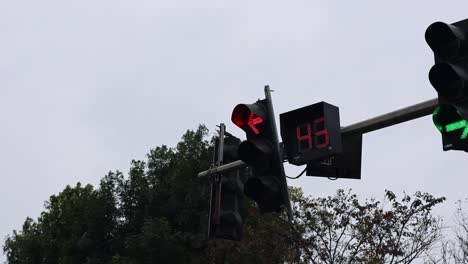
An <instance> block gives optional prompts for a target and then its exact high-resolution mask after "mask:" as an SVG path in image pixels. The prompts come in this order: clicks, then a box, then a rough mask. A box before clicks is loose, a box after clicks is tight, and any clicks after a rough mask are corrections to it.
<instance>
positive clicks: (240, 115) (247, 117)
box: [231, 103, 266, 136]
mask: <svg viewBox="0 0 468 264" xmlns="http://www.w3.org/2000/svg"><path fill="white" fill-rule="evenodd" d="M231 120H232V122H233V123H234V124H235V125H236V126H238V127H240V128H241V129H242V130H244V131H245V132H247V133H250V134H253V135H255V136H257V135H259V134H261V133H262V132H263V130H264V128H265V121H266V120H265V109H264V107H263V105H260V104H259V103H255V104H251V105H248V104H238V105H236V107H235V108H234V110H233V111H232V116H231Z"/></svg>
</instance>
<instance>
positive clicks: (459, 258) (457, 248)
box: [426, 200, 468, 264]
mask: <svg viewBox="0 0 468 264" xmlns="http://www.w3.org/2000/svg"><path fill="white" fill-rule="evenodd" d="M467 201H468V200H467ZM467 201H465V203H466V202H467ZM452 230H453V238H452V239H444V240H442V241H440V252H439V253H438V254H433V255H429V256H428V257H427V259H426V263H430V264H449V263H468V213H467V212H466V208H464V207H463V202H462V201H458V207H457V211H456V213H455V225H454V227H453V228H452Z"/></svg>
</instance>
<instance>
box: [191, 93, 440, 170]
mask: <svg viewBox="0 0 468 264" xmlns="http://www.w3.org/2000/svg"><path fill="white" fill-rule="evenodd" d="M437 105H438V99H437V98H434V99H431V100H427V101H424V102H422V103H419V104H415V105H412V106H408V107H405V108H402V109H399V110H396V111H393V112H390V113H386V114H383V115H380V116H377V117H374V118H370V119H367V120H364V121H361V122H358V123H355V124H352V125H349V126H345V127H342V128H341V133H342V134H353V133H360V134H365V133H368V132H372V131H375V130H378V129H382V128H386V127H389V126H393V125H397V124H400V123H403V122H406V121H411V120H413V119H417V118H420V117H423V116H427V115H430V114H432V112H433V111H434V109H435V108H436V107H437ZM244 166H247V165H246V164H245V162H243V161H241V160H236V161H234V162H231V163H228V164H224V165H221V166H218V167H215V168H212V169H209V170H205V171H202V172H200V173H198V177H199V178H203V177H207V176H209V175H211V174H214V173H221V172H224V171H228V170H233V169H237V168H241V167H244Z"/></svg>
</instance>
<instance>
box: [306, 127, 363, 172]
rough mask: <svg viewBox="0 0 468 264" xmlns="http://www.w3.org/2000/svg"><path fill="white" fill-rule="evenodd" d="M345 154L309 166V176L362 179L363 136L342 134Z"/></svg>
mask: <svg viewBox="0 0 468 264" xmlns="http://www.w3.org/2000/svg"><path fill="white" fill-rule="evenodd" d="M341 142H342V144H343V145H342V148H343V152H342V153H339V154H335V155H334V156H331V157H328V158H325V159H318V160H314V161H312V162H310V163H308V164H307V171H306V175H307V176H318V177H328V178H345V179H357V180H359V179H361V160H362V134H359V133H356V134H342V137H341Z"/></svg>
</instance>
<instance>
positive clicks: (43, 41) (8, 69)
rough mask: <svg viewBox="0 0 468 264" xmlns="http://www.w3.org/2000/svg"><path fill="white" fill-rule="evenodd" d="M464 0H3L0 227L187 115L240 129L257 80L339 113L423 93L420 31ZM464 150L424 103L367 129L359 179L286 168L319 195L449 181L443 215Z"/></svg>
mask: <svg viewBox="0 0 468 264" xmlns="http://www.w3.org/2000/svg"><path fill="white" fill-rule="evenodd" d="M467 10H468V2H467V1H466V0H460V1H436V0H424V1H422V0H420V1H408V0H398V1H396V0H393V1H359V0H353V1H334V0H329V1H317V0H301V1H295V0H289V1H286V0H281V1H274V0H268V1H239V0H237V1H229V2H228V1H205V0H198V1H175V0H171V1H154V0H153V1H119V0H112V1H110V0H106V1H104V0H103V1H95V0H94V1H89V0H80V1H63V0H60V1H59V0H57V1H49V0H42V1H21V0H15V1H1V2H0V36H1V39H0V173H1V174H0V212H1V220H0V237H1V238H2V241H3V239H4V238H5V237H6V236H7V235H8V234H10V233H11V232H12V230H13V229H19V228H21V226H22V224H23V222H24V220H25V218H26V217H27V216H30V217H33V218H34V219H36V218H37V217H38V216H39V213H40V212H41V211H42V210H43V209H44V207H43V205H44V201H46V200H48V198H49V196H50V195H53V194H57V193H58V192H60V191H61V190H63V188H64V187H65V186H66V185H67V184H70V185H75V184H76V183H77V182H78V181H80V182H82V183H83V184H86V183H91V184H93V185H95V184H97V183H98V182H99V180H100V178H101V177H102V176H104V175H105V174H106V173H107V172H108V171H109V170H117V169H118V170H121V171H124V172H127V171H128V168H129V164H130V161H131V160H132V159H144V158H145V154H146V153H148V152H149V150H150V149H151V148H153V147H156V146H160V145H162V144H166V145H169V146H175V144H176V143H177V142H178V141H179V139H180V137H181V135H182V134H183V133H184V131H186V130H187V129H195V128H196V127H197V126H198V124H205V125H207V127H208V128H209V129H210V130H211V131H214V130H215V126H216V125H217V124H219V123H221V122H224V123H226V124H227V129H228V131H230V132H231V133H233V134H235V135H238V136H239V137H244V133H243V132H242V131H241V130H240V129H238V128H235V127H234V125H233V124H231V122H230V115H231V112H232V109H233V107H234V106H235V105H236V104H238V103H252V102H254V101H255V100H256V99H257V98H263V96H264V93H263V86H264V85H266V84H269V85H270V87H271V88H272V89H273V90H275V92H274V93H273V102H274V107H275V111H276V115H277V117H279V114H280V113H283V112H287V111H290V110H293V109H296V108H299V107H303V106H306V105H309V104H313V103H316V102H320V101H326V102H328V103H331V104H334V105H336V106H338V107H339V108H340V115H341V125H342V126H346V125H349V124H352V123H355V122H358V121H362V120H364V119H367V118H371V117H374V116H377V115H380V114H384V113H386V112H389V111H393V110H396V109H399V108H402V107H406V106H409V105H413V104H415V103H419V102H422V101H425V100H428V99H432V98H434V97H436V92H435V90H434V89H433V88H432V86H431V85H430V83H429V81H428V77H427V75H428V71H429V69H430V67H431V66H432V65H433V63H434V61H433V55H432V51H431V50H430V49H429V47H428V46H427V44H426V42H425V40H424V32H425V30H426V28H427V27H428V26H429V25H430V24H431V23H433V22H435V21H444V22H448V23H453V22H456V21H458V20H462V19H465V18H468V12H467ZM277 122H278V124H279V118H278V120H277ZM467 158H468V154H467V153H464V152H455V151H450V152H443V151H442V143H441V137H440V134H439V132H438V131H437V129H436V128H435V127H434V125H433V123H432V120H431V118H430V117H424V118H421V119H418V120H415V121H411V122H407V123H404V124H401V125H397V126H393V127H390V128H386V129H382V130H379V131H376V132H371V133H369V134H365V135H364V138H363V157H362V180H360V181H357V180H337V181H330V180H327V179H324V178H317V177H305V176H304V177H302V178H300V179H299V180H289V182H288V183H289V184H290V185H294V186H301V187H302V188H303V189H304V190H305V192H306V194H309V195H319V196H323V195H332V194H333V193H334V192H335V190H336V189H337V188H345V189H348V188H352V189H353V190H354V191H355V192H357V193H358V194H359V195H360V196H361V197H377V198H379V199H380V198H382V197H383V193H384V190H385V189H390V190H392V191H394V192H396V193H397V194H399V195H401V193H402V192H403V191H405V192H407V193H410V194H412V193H414V192H415V191H417V190H421V191H427V192H430V193H432V194H434V195H437V196H439V195H444V196H447V198H448V200H447V202H446V203H445V205H444V206H440V207H439V209H438V210H437V213H438V214H441V215H443V216H444V217H447V218H450V217H451V216H452V214H453V212H454V208H455V206H454V203H455V201H456V200H457V199H463V198H465V197H467V196H468V194H467V192H466V189H467V186H468V173H467V167H468V162H467ZM300 170H302V167H295V166H286V172H287V174H289V175H290V176H295V175H296V174H297V173H299V172H300ZM2 259H4V257H0V260H2Z"/></svg>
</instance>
